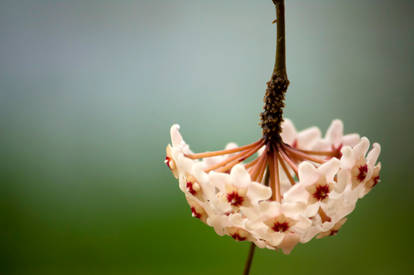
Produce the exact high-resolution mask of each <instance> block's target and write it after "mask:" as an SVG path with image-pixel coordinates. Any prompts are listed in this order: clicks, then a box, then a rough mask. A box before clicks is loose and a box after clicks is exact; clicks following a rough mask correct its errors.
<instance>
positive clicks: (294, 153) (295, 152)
mask: <svg viewBox="0 0 414 275" xmlns="http://www.w3.org/2000/svg"><path fill="white" fill-rule="evenodd" d="M286 149H287V151H288V152H289V153H290V154H292V155H294V156H296V157H299V158H301V159H306V160H310V161H313V162H316V163H319V164H323V163H325V162H326V161H325V160H322V159H318V158H315V157H312V156H310V155H307V154H305V153H302V152H301V151H297V150H295V149H293V148H291V147H288V146H286Z"/></svg>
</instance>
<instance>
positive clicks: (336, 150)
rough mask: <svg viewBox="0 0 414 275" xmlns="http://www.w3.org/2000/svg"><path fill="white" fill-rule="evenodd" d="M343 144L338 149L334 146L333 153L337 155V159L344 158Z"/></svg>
mask: <svg viewBox="0 0 414 275" xmlns="http://www.w3.org/2000/svg"><path fill="white" fill-rule="evenodd" d="M342 146H343V144H342V143H341V144H339V145H338V147H336V146H335V145H332V151H333V152H334V153H335V155H334V157H336V158H337V159H340V158H342V152H341V149H342Z"/></svg>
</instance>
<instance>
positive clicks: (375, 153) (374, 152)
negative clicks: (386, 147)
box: [367, 143, 381, 166]
mask: <svg viewBox="0 0 414 275" xmlns="http://www.w3.org/2000/svg"><path fill="white" fill-rule="evenodd" d="M380 152H381V146H380V145H379V144H378V143H374V144H372V149H371V151H370V152H369V153H368V156H367V162H368V164H369V165H371V166H375V163H376V162H377V160H378V157H379V154H380Z"/></svg>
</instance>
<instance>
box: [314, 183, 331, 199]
mask: <svg viewBox="0 0 414 275" xmlns="http://www.w3.org/2000/svg"><path fill="white" fill-rule="evenodd" d="M329 192H330V190H329V186H328V185H318V186H317V187H316V191H315V193H313V197H314V198H315V199H317V200H319V201H322V200H324V199H326V198H327V197H328V195H329Z"/></svg>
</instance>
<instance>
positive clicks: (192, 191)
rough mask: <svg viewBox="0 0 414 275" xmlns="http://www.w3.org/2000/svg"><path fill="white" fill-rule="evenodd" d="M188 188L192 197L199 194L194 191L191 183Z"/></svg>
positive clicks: (189, 182)
mask: <svg viewBox="0 0 414 275" xmlns="http://www.w3.org/2000/svg"><path fill="white" fill-rule="evenodd" d="M186 186H187V190H188V192H190V194H191V195H193V196H194V195H195V194H196V193H197V191H196V190H194V188H193V183H192V182H191V181H188V182H187V185H186Z"/></svg>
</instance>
